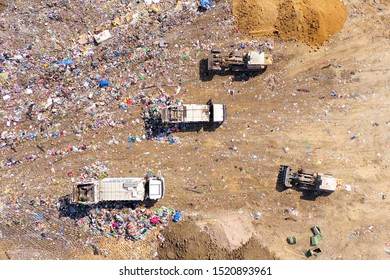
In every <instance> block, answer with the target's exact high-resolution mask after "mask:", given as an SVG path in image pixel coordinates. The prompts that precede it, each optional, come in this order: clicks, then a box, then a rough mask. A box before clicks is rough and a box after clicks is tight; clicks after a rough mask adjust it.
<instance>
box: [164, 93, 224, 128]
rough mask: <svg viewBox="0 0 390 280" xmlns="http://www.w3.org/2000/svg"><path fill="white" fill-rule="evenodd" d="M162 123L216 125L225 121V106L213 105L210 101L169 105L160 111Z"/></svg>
mask: <svg viewBox="0 0 390 280" xmlns="http://www.w3.org/2000/svg"><path fill="white" fill-rule="evenodd" d="M161 118H162V121H163V122H164V123H218V124H222V123H223V122H224V120H225V119H226V105H223V104H214V103H213V101H212V99H210V100H209V101H208V102H207V103H206V104H182V105H171V106H168V107H165V108H163V109H162V110H161Z"/></svg>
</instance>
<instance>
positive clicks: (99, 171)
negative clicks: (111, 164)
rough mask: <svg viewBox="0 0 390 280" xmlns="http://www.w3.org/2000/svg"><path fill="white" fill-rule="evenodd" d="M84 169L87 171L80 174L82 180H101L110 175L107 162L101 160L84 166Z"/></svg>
mask: <svg viewBox="0 0 390 280" xmlns="http://www.w3.org/2000/svg"><path fill="white" fill-rule="evenodd" d="M83 170H84V171H85V174H82V175H81V176H80V180H85V179H87V178H93V179H97V180H100V179H104V178H106V177H108V176H109V174H110V173H109V170H108V165H107V163H103V162H100V161H97V162H95V163H93V164H91V165H86V166H84V167H83Z"/></svg>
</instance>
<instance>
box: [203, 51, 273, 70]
mask: <svg viewBox="0 0 390 280" xmlns="http://www.w3.org/2000/svg"><path fill="white" fill-rule="evenodd" d="M272 62H273V58H272V54H268V53H264V52H263V51H262V50H258V51H254V50H251V51H245V50H243V49H240V50H234V51H232V52H230V53H223V52H222V51H221V50H211V51H210V53H209V56H208V62H207V70H208V71H209V72H224V71H234V72H253V71H262V70H264V69H266V68H267V66H269V65H271V64H272Z"/></svg>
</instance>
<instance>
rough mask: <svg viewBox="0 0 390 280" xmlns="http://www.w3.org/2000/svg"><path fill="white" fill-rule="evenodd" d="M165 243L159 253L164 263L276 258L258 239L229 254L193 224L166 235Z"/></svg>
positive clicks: (184, 224) (179, 226)
mask: <svg viewBox="0 0 390 280" xmlns="http://www.w3.org/2000/svg"><path fill="white" fill-rule="evenodd" d="M163 235H164V237H165V241H164V242H163V243H162V245H161V246H160V247H159V249H158V255H159V258H160V259H162V260H166V259H171V260H269V259H271V260H272V259H275V258H274V256H273V255H272V254H271V253H270V252H269V251H268V250H267V249H265V248H264V247H262V245H261V244H260V243H259V241H258V240H256V239H255V238H251V239H249V240H248V242H246V243H245V244H244V245H243V246H241V247H240V248H238V249H236V250H233V251H230V250H227V249H226V248H222V247H219V246H218V245H217V244H216V243H215V242H214V241H213V240H212V239H211V238H210V236H209V235H208V234H207V233H206V232H204V231H201V229H200V228H199V227H198V226H197V225H196V223H195V222H193V221H185V222H181V223H179V224H174V225H172V226H170V227H169V228H167V229H166V230H164V231H163Z"/></svg>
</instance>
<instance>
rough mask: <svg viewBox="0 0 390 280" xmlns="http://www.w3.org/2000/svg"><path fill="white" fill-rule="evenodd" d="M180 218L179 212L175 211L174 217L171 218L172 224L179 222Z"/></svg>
mask: <svg viewBox="0 0 390 280" xmlns="http://www.w3.org/2000/svg"><path fill="white" fill-rule="evenodd" d="M180 217H181V213H180V212H179V211H176V214H175V216H173V221H174V222H177V221H179V220H180Z"/></svg>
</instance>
